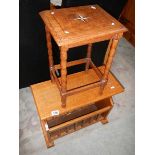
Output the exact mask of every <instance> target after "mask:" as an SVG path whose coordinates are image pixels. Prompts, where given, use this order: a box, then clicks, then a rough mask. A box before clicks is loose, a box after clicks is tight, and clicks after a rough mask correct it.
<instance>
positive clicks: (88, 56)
mask: <svg viewBox="0 0 155 155" xmlns="http://www.w3.org/2000/svg"><path fill="white" fill-rule="evenodd" d="M91 52H92V44H88V48H87V58H88V59H87V62H86V66H85V71H87V70H88V69H89V64H90V59H91Z"/></svg>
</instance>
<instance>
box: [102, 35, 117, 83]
mask: <svg viewBox="0 0 155 155" xmlns="http://www.w3.org/2000/svg"><path fill="white" fill-rule="evenodd" d="M118 41H119V37H118V35H116V36H115V37H114V38H113V39H112V43H111V47H110V51H109V54H108V58H107V61H106V64H105V70H104V74H103V79H104V80H108V75H109V71H110V67H111V65H112V61H113V57H114V55H115V52H116V47H117V45H118Z"/></svg>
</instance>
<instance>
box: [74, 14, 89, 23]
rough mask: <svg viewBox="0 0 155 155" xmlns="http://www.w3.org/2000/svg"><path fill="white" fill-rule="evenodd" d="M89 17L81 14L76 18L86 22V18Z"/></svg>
mask: <svg viewBox="0 0 155 155" xmlns="http://www.w3.org/2000/svg"><path fill="white" fill-rule="evenodd" d="M88 18H89V17H84V16H81V15H79V17H77V18H75V19H74V20H81V21H83V22H86V20H87V19H88Z"/></svg>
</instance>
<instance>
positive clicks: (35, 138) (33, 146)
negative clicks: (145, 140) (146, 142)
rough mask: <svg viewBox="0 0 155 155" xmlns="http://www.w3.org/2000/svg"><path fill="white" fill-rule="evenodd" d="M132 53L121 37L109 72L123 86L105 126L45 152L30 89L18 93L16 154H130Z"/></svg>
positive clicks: (63, 140)
mask: <svg viewBox="0 0 155 155" xmlns="http://www.w3.org/2000/svg"><path fill="white" fill-rule="evenodd" d="M134 56H135V51H134V47H133V46H132V45H131V44H130V43H128V42H127V41H126V40H125V39H124V38H123V39H121V41H120V43H119V46H118V48H117V54H116V55H115V59H114V62H113V65H112V72H113V73H114V74H115V75H116V77H117V78H118V79H119V81H121V83H122V84H123V86H124V87H125V92H124V93H121V94H119V95H116V96H114V102H115V105H114V108H113V110H112V111H111V113H110V115H109V123H108V124H106V125H102V124H101V123H100V122H99V123H96V124H93V125H91V126H89V127H86V128H84V129H81V130H79V131H77V132H74V133H72V134H69V135H67V136H64V137H62V138H59V139H57V140H55V146H54V147H52V148H49V149H47V147H46V144H45V141H44V137H43V134H42V130H41V126H40V122H39V117H38V115H37V111H36V107H35V104H34V100H33V97H32V94H31V90H30V88H23V89H20V91H19V97H20V98H19V108H20V109H19V110H20V111H19V117H20V118H19V119H20V122H19V133H20V137H19V142H20V144H19V146H20V148H19V152H20V155H134V154H135V143H134V138H135V90H134V87H135V84H134V78H135V74H134V73H135V60H134V58H135V57H134Z"/></svg>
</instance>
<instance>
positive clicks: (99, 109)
mask: <svg viewBox="0 0 155 155" xmlns="http://www.w3.org/2000/svg"><path fill="white" fill-rule="evenodd" d="M112 107H113V101H112V98H107V99H104V100H102V101H99V102H96V103H94V104H92V105H89V106H86V107H84V108H81V109H78V110H75V111H73V112H72V113H69V114H67V115H63V116H60V117H57V118H55V119H52V120H48V121H47V122H46V123H47V124H48V127H49V130H48V131H47V132H48V135H49V141H53V140H54V139H57V138H59V137H62V136H64V135H67V134H69V133H72V132H75V131H77V130H79V129H81V128H84V127H86V126H89V125H91V124H93V123H96V122H98V121H101V122H102V123H103V124H104V123H107V122H108V120H107V115H108V113H109V112H110V110H111V109H112ZM47 146H48V144H47ZM48 147H49V146H48Z"/></svg>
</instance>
